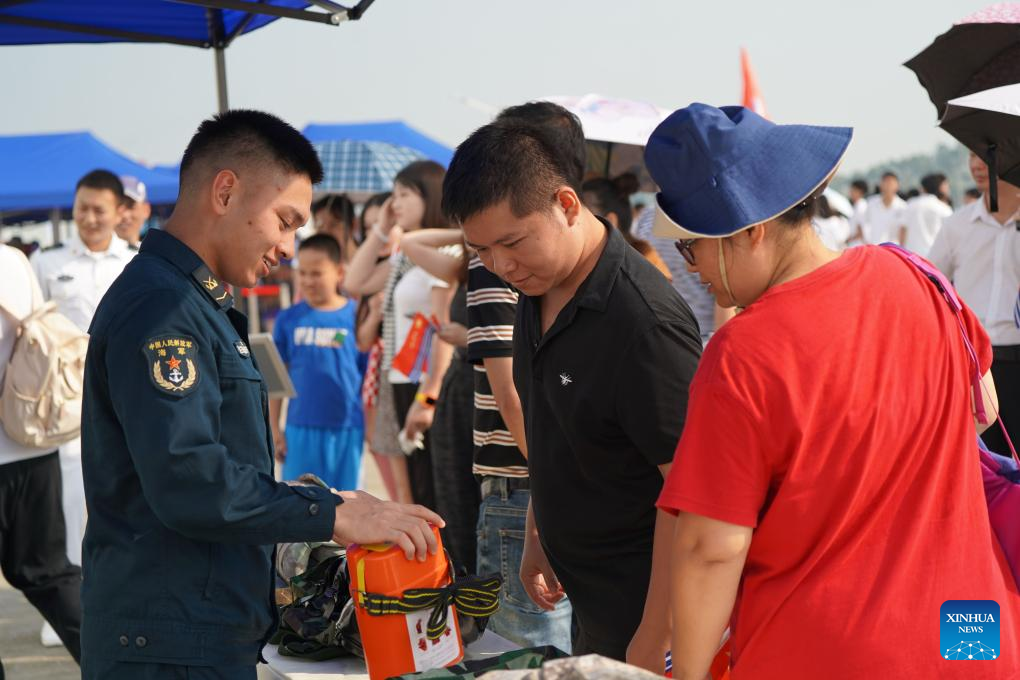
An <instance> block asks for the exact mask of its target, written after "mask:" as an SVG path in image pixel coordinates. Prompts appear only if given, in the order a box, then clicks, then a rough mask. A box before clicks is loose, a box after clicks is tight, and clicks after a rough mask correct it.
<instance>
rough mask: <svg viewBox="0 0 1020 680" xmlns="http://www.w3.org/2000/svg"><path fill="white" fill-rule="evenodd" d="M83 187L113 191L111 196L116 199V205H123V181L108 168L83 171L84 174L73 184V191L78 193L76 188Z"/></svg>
mask: <svg viewBox="0 0 1020 680" xmlns="http://www.w3.org/2000/svg"><path fill="white" fill-rule="evenodd" d="M82 187H85V188H86V189H97V190H102V189H107V190H109V191H112V192H113V197H114V198H115V199H116V200H117V205H124V183H123V182H121V181H120V177H117V175H115V174H113V173H112V172H110V171H109V170H101V169H100V170H92V171H90V172H87V173H85V175H84V176H83V177H82V178H81V179H80V180H78V183H77V184H76V185H74V192H75V193H78V189H81V188H82Z"/></svg>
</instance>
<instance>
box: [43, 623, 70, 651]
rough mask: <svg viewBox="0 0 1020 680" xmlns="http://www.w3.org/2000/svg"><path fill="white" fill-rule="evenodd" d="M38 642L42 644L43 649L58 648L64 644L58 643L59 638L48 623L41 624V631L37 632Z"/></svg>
mask: <svg viewBox="0 0 1020 680" xmlns="http://www.w3.org/2000/svg"><path fill="white" fill-rule="evenodd" d="M39 642H41V643H42V646H43V647H59V646H60V645H62V644H64V643H63V642H61V641H60V636H59V635H57V631H55V630H53V626H51V625H50V622H49V621H44V622H43V627H42V631H40V632H39Z"/></svg>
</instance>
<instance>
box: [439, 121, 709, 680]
mask: <svg viewBox="0 0 1020 680" xmlns="http://www.w3.org/2000/svg"><path fill="white" fill-rule="evenodd" d="M569 164H570V158H569V154H567V153H565V152H564V150H563V148H562V146H561V145H559V144H557V143H556V141H555V139H553V138H552V137H551V136H550V135H548V134H546V133H545V132H543V131H542V130H541V129H540V128H536V127H534V126H528V125H526V124H521V123H520V122H515V121H513V120H505V119H504V120H497V121H496V122H494V123H492V124H490V125H487V126H485V127H482V128H480V129H479V130H477V131H476V132H475V133H474V134H472V135H471V136H470V137H469V138H468V139H467V140H466V141H465V142H464V143H463V144H461V145H460V147H459V148H458V149H457V153H456V154H455V155H454V158H453V161H452V162H451V164H450V169H449V170H448V172H447V175H446V180H445V181H444V185H443V207H444V210H445V211H446V213H447V215H448V216H449V217H450V218H451V219H452V220H454V221H455V222H457V223H459V224H460V225H461V227H462V228H463V230H464V235H465V238H466V240H467V242H468V244H469V245H470V246H472V247H473V248H475V249H476V250H477V251H478V256H479V258H480V259H481V261H482V263H483V264H484V265H485V267H486V268H487V269H489V270H491V271H492V272H493V273H495V274H496V275H498V276H499V277H500V278H502V279H503V280H504V281H506V282H507V283H509V284H510V285H512V286H513V287H514V288H516V289H517V290H518V291H520V293H521V297H520V302H519V304H518V310H517V319H516V323H515V327H514V356H513V369H514V382H515V384H516V387H517V391H518V393H519V395H520V399H521V404H522V407H523V412H524V422H525V435H526V439H527V447H528V466H529V471H530V475H531V506H530V507H529V513H528V526H527V531H526V536H525V547H524V556H523V558H522V563H521V579H522V581H523V583H524V586H525V589H526V590H527V591H528V594H529V596H530V597H531V598H532V599H533V600H534V601H535V602H536V604H538V605H539V606H541V607H543V608H546V609H550V608H552V607H553V606H554V605H555V603H556V602H557V601H558V600H559V599H561V598H562V597H563V594H564V592H566V593H567V594H569V596H570V600H571V604H572V605H573V608H574V612H575V614H576V616H577V621H578V624H579V633H578V636H577V638H576V639H575V641H574V648H573V651H574V653H575V654H584V653H588V652H596V653H599V654H603V655H605V656H610V657H613V658H617V659H624V658H626V659H627V660H628V661H629V662H631V663H635V664H638V665H641V666H643V667H646V668H649V669H651V670H655V671H657V672H662V670H663V658H664V653H665V650H666V649H667V647H668V644H669V642H668V640H669V635H670V631H669V621H668V614H667V612H666V610H665V608H664V607H662V602H664V601H665V599H666V598H667V595H668V593H667V588H668V586H667V583H666V581H665V579H666V577H667V572H668V559H669V558H668V553H666V552H665V550H666V547H667V542H668V541H667V538H668V536H669V535H671V532H672V522H671V520H670V518H669V516H668V515H666V514H665V513H661V512H657V511H656V509H655V501H656V498H657V496H658V493H659V490H660V489H661V487H662V479H663V475H664V474H666V473H667V472H668V470H669V465H670V463H671V461H672V458H673V452H674V449H675V448H676V443H677V441H678V440H679V437H680V433H681V430H682V428H683V420H684V413H685V411H686V405H687V389H688V385H689V384H690V381H691V379H692V377H693V375H694V370H695V368H696V366H697V361H698V357H699V355H700V351H701V340H700V334H699V331H698V325H697V322H696V321H695V319H694V316H693V314H692V313H691V310H690V308H689V307H688V306H687V304H686V303H685V302H684V301H683V300H682V299H681V298H680V296H679V295H678V294H677V293H676V291H675V290H674V289H673V288H672V287H671V286H670V285H669V283H668V282H667V281H666V280H665V279H664V278H663V277H662V275H661V274H659V272H658V271H657V270H656V269H655V268H654V267H652V266H651V265H650V264H648V262H647V261H645V260H644V258H642V257H641V255H640V254H638V253H637V252H636V251H634V250H633V249H632V248H630V247H629V246H628V245H627V244H626V242H625V241H624V240H623V238H622V236H621V235H620V234H619V232H617V231H616V230H615V229H613V228H612V227H611V226H610V225H609V224H608V223H607V222H605V221H604V220H601V219H600V218H598V217H596V216H595V215H593V214H592V213H591V212H590V211H589V210H588V209H587V208H585V207H584V205H583V204H582V203H581V201H580V199H579V195H580V186H575V185H576V184H578V182H577V181H576V180H575V179H573V178H572V175H571V173H570V171H569ZM656 535H658V536H659V537H660V538H661V540H659V541H654V544H655V545H658V546H661V547H662V550H658V551H656V552H655V554H654V556H653V539H654V537H655V536H656ZM561 583H562V586H561V585H560V584H561Z"/></svg>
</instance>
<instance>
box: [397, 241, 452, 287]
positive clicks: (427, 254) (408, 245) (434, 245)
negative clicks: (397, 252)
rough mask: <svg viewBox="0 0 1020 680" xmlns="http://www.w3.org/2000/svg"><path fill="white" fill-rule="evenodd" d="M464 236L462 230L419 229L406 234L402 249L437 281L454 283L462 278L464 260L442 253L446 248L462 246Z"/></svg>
mask: <svg viewBox="0 0 1020 680" xmlns="http://www.w3.org/2000/svg"><path fill="white" fill-rule="evenodd" d="M463 242H464V235H463V234H462V233H461V231H460V229H419V230H418V231H416V232H413V233H411V234H406V235H405V236H404V237H403V239H402V240H401V242H400V248H401V250H403V251H404V255H407V259H409V260H410V261H411V262H414V263H415V264H416V265H418V266H419V267H421V268H422V269H424V270H425V271H427V272H428V273H429V274H431V275H432V276H434V277H436V278H437V279H442V280H443V281H446V282H447V283H450V284H452V283H454V282H455V281H457V279H458V278H460V271H461V269H462V268H463V266H464V264H463V262H464V261H463V260H462V259H461V257H458V256H456V255H450V254H447V253H444V252H442V251H440V250H439V249H440V248H442V247H444V246H452V245H461V244H462V243H463Z"/></svg>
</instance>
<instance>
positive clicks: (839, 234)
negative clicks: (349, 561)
mask: <svg viewBox="0 0 1020 680" xmlns="http://www.w3.org/2000/svg"><path fill="white" fill-rule="evenodd" d="M504 115H507V116H510V117H511V118H512V117H513V116H515V115H516V116H521V117H523V118H528V117H534V118H536V119H542V123H543V124H548V125H553V126H555V125H556V124H557V123H556V121H555V117H556V115H557V113H556V112H555V111H550V110H538V111H536V110H533V109H531V110H521V111H517V112H513V111H511V112H510V113H505V114H504ZM543 117H544V118H543ZM550 120H551V121H552V122H550ZM971 171H972V174H973V176H974V179H975V184H976V187H975V188H974V189H968V190H967V192H966V198H965V200H964V205H962V206H959V207H958V208H957V209H956V211H955V212H954V206H953V204H952V201H951V199H950V197H949V187H948V183H947V181H946V178H945V176H944V175H942V174H940V173H937V172H932V173H931V174H928V175H926V176H925V177H924V178H923V179H922V180H921V185H920V187H917V188H912V189H910V190H909V191H907V192H905V193H903V192H902V188H901V187H900V185H899V181H898V178H897V177H896V175H895V174H894V173H892V172H887V173H885V174H884V175H883V176H882V178H881V182H880V183H879V185H878V186H877V187H875V188H874V190H873V191H872V190H871V188H870V187H868V185H867V184H866V183H865V182H863V181H862V180H855V181H854V182H853V183H852V184H851V189H850V197H849V199H850V200H849V206H850V210H849V211H846V210H845V208H843V207H842V206H841V205H839V204H838V202H837V201H836V200H832V199H831V198H829V197H827V196H826V195H821V196H819V198H818V200H817V201H816V202H815V203H814V205H813V208H812V209H813V211H814V214H813V216H812V222H813V225H814V229H815V232H816V233H817V234H818V236H819V237H820V238H821V240H822V242H823V243H824V244H825V245H826V246H827V247H828V248H829V249H831V250H833V251H842V250H844V249H846V248H850V247H854V246H858V245H873V244H879V243H884V242H889V241H892V242H896V243H899V244H901V245H903V246H904V247H906V248H908V249H909V250H911V251H913V252H915V253H917V254H919V255H922V256H923V257H926V258H930V259H931V261H932V262H934V263H935V264H936V265H937V266H938V267H939V268H940V269H942V271H944V272H945V273H946V274H947V275H948V276H949V277H950V278H952V279H954V280H955V282H956V285H957V287H958V288H959V290H960V293H961V295H962V297H963V298H964V299H965V300H966V301H967V302H968V303H969V304H970V305H971V306H972V307H973V308H974V309H975V312H976V314H977V316H978V318H979V319H980V321H981V322H982V324H983V325H984V327H985V329H986V330H987V332H988V333H989V335H990V336H991V340H992V345H993V346H994V347H995V348H996V352H997V354H996V363H995V364H993V365H992V372H993V374H995V378H996V382H997V383H998V385H999V390H1000V391H999V397H1000V403H1001V405H1002V414H1003V417H1004V420H1005V421H1006V425H1007V427H1009V428H1012V429H1013V431H1014V432H1015V431H1018V430H1020V420H1018V407H1020V394H1018V393H1017V389H1018V387H1020V373H1018V367H1020V356H1018V355H1017V352H1016V347H1017V346H1020V335H1018V333H1020V331H1018V330H1017V329H1016V327H1015V325H1011V321H1012V319H1011V318H1010V313H1011V311H1012V306H1011V304H1010V302H1011V301H1012V299H1013V298H1011V297H1010V296H1011V295H1012V296H1015V295H1016V285H1015V282H1016V278H1017V276H1018V273H1017V271H1016V269H1017V264H1016V262H1015V261H1010V260H1008V259H1007V260H1002V259H1001V258H998V257H997V256H996V255H995V253H996V252H997V249H998V247H999V245H1000V244H999V243H998V241H997V240H996V239H1000V240H1001V237H1000V236H998V235H997V234H996V233H990V234H989V235H988V236H987V237H985V236H982V237H979V238H975V237H974V236H973V232H971V231H969V228H970V226H971V225H972V224H975V223H977V224H988V225H992V226H995V225H1001V224H1004V223H1006V222H1009V221H1010V220H1015V218H1016V210H1017V208H1020V199H1018V198H1017V196H1016V192H1015V191H1009V190H1008V189H1009V187H1008V185H1004V183H1003V185H1004V186H1003V189H1002V190H1000V192H999V196H1000V210H999V212H998V213H996V214H994V215H993V214H991V213H989V212H988V209H987V206H986V204H985V202H984V195H985V193H986V192H987V188H988V182H989V180H988V174H987V168H985V167H984V164H983V163H982V162H981V161H980V160H979V159H978V158H977V157H976V156H973V155H972V156H971ZM444 175H445V170H444V168H443V167H442V166H440V165H439V164H437V163H434V162H432V161H418V162H414V163H412V164H410V165H408V166H407V167H405V168H404V169H403V170H401V171H400V172H399V173H398V174H397V175H396V177H395V179H394V186H393V190H392V192H389V193H384V194H378V195H374V196H371V197H368V198H367V199H364V200H361V201H355V200H353V199H352V198H351V197H349V196H346V195H343V194H329V195H325V196H320V197H318V198H317V199H316V200H315V202H314V204H313V206H312V230H314V234H311V233H309V234H306V236H305V237H304V238H302V239H301V241H300V243H299V245H298V247H297V252H296V253H295V257H294V260H293V261H291V262H289V263H283V266H282V267H281V269H280V270H278V271H277V272H274V273H273V275H272V277H273V281H275V282H277V283H283V284H286V285H288V286H292V290H293V296H292V297H293V304H292V305H291V306H289V307H287V308H286V309H282V310H280V311H279V313H278V314H277V315H276V318H275V320H274V321H273V325H272V329H271V331H272V334H273V338H274V340H275V344H276V346H277V348H278V350H279V353H280V355H281V358H282V359H283V362H284V363H285V364H286V366H287V367H288V370H289V372H290V376H291V379H292V380H293V382H294V385H295V387H296V391H297V396H296V397H294V398H292V399H290V400H289V402H288V403H286V405H285V403H284V402H283V400H279V399H276V400H273V402H272V404H271V409H270V412H271V425H272V428H273V439H274V443H275V450H276V457H277V461H278V462H279V463H280V470H281V474H282V477H283V478H284V479H292V478H296V477H297V476H298V475H300V474H302V473H308V472H311V473H314V474H316V475H318V476H319V477H321V478H322V479H323V480H324V481H325V482H326V483H327V484H328V485H330V486H332V487H335V488H339V489H351V488H358V487H360V486H362V484H363V479H364V470H363V466H364V465H365V464H366V463H365V462H364V461H363V460H362V455H363V452H368V453H369V454H370V457H371V460H372V462H373V464H374V465H375V466H377V468H378V470H379V473H380V476H381V478H382V480H383V483H384V485H385V488H386V492H387V494H388V495H389V496H390V498H392V499H394V500H398V501H401V502H405V503H411V502H413V503H419V504H422V505H425V506H428V507H430V508H433V509H435V510H436V511H438V512H439V514H440V515H442V516H443V517H444V518H445V519H446V521H447V525H446V527H445V529H444V530H443V537H444V542H445V546H446V547H447V549H448V550H449V551H450V553H451V556H452V559H453V561H454V564H455V565H456V567H457V568H458V569H459V570H461V572H462V573H475V572H481V571H483V570H493V569H496V570H499V569H500V565H501V563H502V568H503V570H504V571H505V572H506V573H504V577H505V578H507V580H508V583H507V584H505V586H504V588H505V590H506V592H505V595H504V597H505V600H504V610H503V613H501V614H500V615H498V616H499V617H502V618H501V619H500V618H497V620H496V622H495V624H494V628H495V629H496V630H497V632H499V633H500V634H502V635H503V636H504V637H507V638H509V639H511V640H514V641H515V642H518V643H520V644H522V645H533V644H541V643H552V644H557V645H559V646H561V647H564V648H569V645H570V625H569V621H570V608H569V604H568V602H567V601H565V600H564V601H563V602H562V603H560V604H558V605H556V606H555V607H549V608H540V607H537V606H536V605H535V604H534V603H533V602H532V601H531V600H529V598H528V596H527V594H526V593H524V591H523V590H522V588H521V585H520V582H519V579H517V572H516V569H515V564H514V560H516V563H517V566H519V563H520V559H521V551H522V550H523V547H522V546H521V545H519V544H520V543H522V541H520V540H518V545H516V546H515V547H511V548H509V550H510V552H509V555H510V558H509V559H510V564H509V567H507V565H506V554H507V553H506V552H505V551H506V550H507V549H508V548H507V547H506V543H505V540H506V536H511V537H516V536H517V535H519V534H520V535H523V533H524V531H525V528H526V527H525V525H526V509H527V507H528V498H527V491H528V468H527V458H526V455H527V444H526V440H525V436H524V432H523V416H522V413H521V404H520V401H519V399H518V397H517V394H516V393H515V390H514V382H513V381H514V377H513V373H512V366H511V364H510V361H509V359H510V357H511V353H512V348H513V333H514V325H515V318H516V314H517V312H516V307H517V304H518V291H517V290H515V288H514V287H513V286H511V285H508V284H507V283H506V282H504V281H501V280H500V279H499V278H498V277H496V276H494V275H493V274H492V273H491V272H489V271H487V270H486V269H485V268H484V267H483V266H482V264H481V262H480V260H479V259H478V257H477V255H476V254H475V253H474V251H473V250H472V249H471V248H470V247H468V245H467V244H466V243H465V241H464V234H463V233H462V231H461V230H460V228H458V227H457V225H453V224H451V223H450V221H449V219H448V218H447V217H446V215H445V213H444V206H443V205H442V198H443V181H444ZM637 188H638V187H637V182H636V179H635V177H634V176H633V175H631V174H629V173H628V174H625V175H622V176H619V177H616V178H606V177H592V176H589V177H585V178H584V181H583V185H582V187H581V198H582V201H583V203H584V205H585V206H587V208H589V209H590V210H591V211H592V212H593V213H594V214H596V215H599V216H601V217H602V218H604V219H605V221H606V223H607V224H608V225H611V227H612V228H614V229H616V230H618V231H619V232H620V233H621V235H622V237H623V239H624V241H625V242H626V244H627V247H628V248H633V249H634V250H636V251H637V252H638V253H640V255H642V256H643V257H644V258H646V259H647V260H648V261H649V262H650V263H651V264H652V265H653V266H654V268H655V269H656V270H657V271H658V272H660V273H661V275H662V276H663V277H664V278H665V279H666V280H668V281H669V282H670V284H671V285H672V286H673V288H674V289H675V290H676V291H678V292H679V293H680V295H681V296H682V298H683V299H684V300H685V301H686V304H687V305H689V307H690V308H691V310H692V312H693V313H694V316H695V318H696V319H697V322H698V325H699V327H700V335H701V339H702V342H703V343H707V342H709V340H710V339H711V337H712V335H713V334H714V333H715V332H716V331H717V330H718V329H719V328H720V327H721V326H722V325H723V324H724V323H726V322H727V320H728V319H729V318H731V317H732V316H733V314H734V310H732V309H723V308H722V307H720V306H719V305H718V304H716V301H715V298H714V297H713V295H711V294H710V293H709V292H707V291H706V289H705V287H704V285H703V281H702V280H700V279H699V276H698V274H697V273H696V272H694V271H692V268H691V267H690V266H688V265H689V262H690V261H689V260H685V256H684V254H683V252H681V250H679V249H678V248H677V247H676V246H675V242H674V239H668V238H662V237H660V236H656V235H655V234H654V233H653V229H652V224H653V218H654V210H648V209H646V210H638V209H637V208H636V203H635V200H634V194H635V193H636V191H637ZM639 207H640V206H639ZM149 210H150V209H149V207H148V204H147V203H146V201H145V188H144V185H142V184H141V183H139V182H137V180H134V179H133V178H118V177H116V176H115V175H113V174H112V173H109V172H106V171H102V170H97V171H94V172H91V173H89V174H88V175H86V176H85V177H83V178H82V180H81V182H79V185H78V187H77V191H76V195H75V205H74V210H73V219H74V222H75V226H76V230H75V232H74V233H73V234H72V237H71V239H70V240H68V241H67V242H66V243H62V244H57V245H55V246H54V247H52V248H48V249H44V250H42V251H40V252H36V253H34V254H33V255H32V258H31V265H32V270H33V272H34V274H35V276H36V277H37V280H38V282H39V285H40V287H41V292H42V295H43V296H44V297H45V298H46V299H47V300H53V301H55V302H56V303H57V304H58V307H59V309H60V310H61V311H62V312H63V313H64V314H66V315H67V316H68V317H69V318H71V319H72V320H73V321H74V322H75V323H76V324H78V326H79V327H80V328H81V329H82V330H87V329H88V326H89V323H90V321H91V318H92V314H93V313H94V312H95V309H96V306H97V305H98V303H99V300H100V299H101V298H102V296H103V294H104V292H105V291H106V289H107V288H108V287H109V286H110V284H112V282H113V280H114V279H115V278H116V277H117V276H118V275H119V273H120V272H121V271H122V270H123V268H124V266H125V265H126V264H127V262H129V261H130V260H131V259H132V257H133V256H134V254H135V252H136V251H137V247H138V243H139V241H140V240H141V236H142V231H143V227H144V225H145V222H146V220H147V219H148V216H149ZM1010 286H1012V288H1010ZM5 287H6V286H5ZM5 323H6V321H5ZM3 337H4V338H7V337H9V333H8V332H7V329H5V333H4V334H3ZM565 379H566V378H565ZM284 410H286V414H285V415H284ZM997 436H998V433H997V432H994V431H990V432H989V433H988V435H987V437H988V440H987V441H988V442H989V444H990V445H991V446H992V447H993V448H998V449H1000V450H1001V449H1003V448H1004V447H1005V444H1004V442H1003V441H1002V440H1001V437H999V438H997ZM0 438H2V435H0ZM76 446H78V444H77V442H71V443H69V444H67V445H65V446H63V447H61V450H60V455H59V460H60V463H61V464H60V469H61V474H62V477H63V492H62V507H58V506H57V505H52V504H51V505H50V506H49V507H46V508H43V509H42V510H41V512H42V515H41V516H40V517H39V518H37V520H36V521H38V522H39V525H38V526H39V527H40V531H43V532H47V533H48V532H53V531H61V532H62V531H64V524H65V523H66V536H67V541H66V543H67V557H68V561H69V563H70V564H71V565H77V564H80V561H81V554H80V545H81V536H82V532H83V525H84V520H85V513H84V501H83V498H82V491H81V485H82V482H81V465H80V450H79V449H76ZM26 459H27V455H26V454H25V453H24V452H21V451H18V450H16V447H14V446H12V445H10V444H9V443H4V441H3V440H2V439H0V465H12V464H16V463H21V462H23V461H24V460H26ZM49 462H50V463H52V461H49ZM49 495H50V496H51V497H52V495H53V494H52V490H51V493H50V494H49ZM51 500H52V499H51ZM47 517H49V518H51V519H52V521H49V522H47V521H45V520H46V518H47ZM508 517H509V519H507V518H508ZM60 518H63V519H62V520H60V521H58V520H59V519H60ZM493 531H495V532H496V533H497V534H498V536H497V537H496V538H495V539H493V538H492V537H491V534H492V532H493ZM493 540H494V541H495V543H493V542H492V541H493ZM501 540H502V541H504V542H503V544H502V547H501V544H500V541H501ZM501 549H502V550H503V551H504V552H503V553H502V557H501V553H500V550H501ZM5 574H7V576H8V580H10V581H11V582H12V583H14V585H18V582H17V581H18V579H17V576H16V568H14V567H11V572H10V573H8V565H7V564H5ZM11 574H15V577H14V578H12V577H11ZM47 606H51V607H52V606H57V605H53V604H50V605H47ZM62 606H64V607H71V605H70V604H69V603H66V602H65V603H64V605H62ZM64 618H65V619H66V618H67V617H64ZM69 627H71V628H73V623H72V624H69ZM58 632H59V633H60V636H61V637H65V636H67V634H68V632H67V631H66V630H60V631H58Z"/></svg>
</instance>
